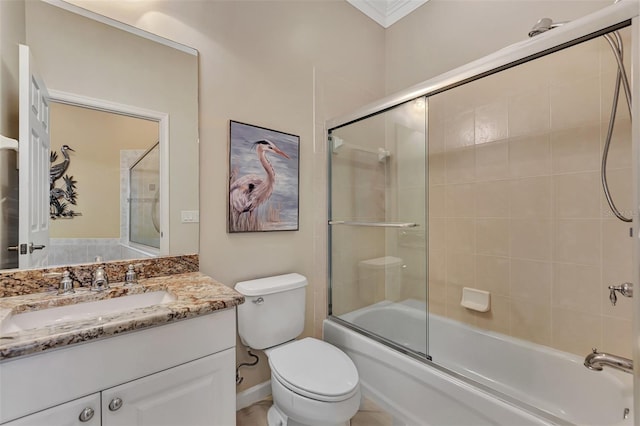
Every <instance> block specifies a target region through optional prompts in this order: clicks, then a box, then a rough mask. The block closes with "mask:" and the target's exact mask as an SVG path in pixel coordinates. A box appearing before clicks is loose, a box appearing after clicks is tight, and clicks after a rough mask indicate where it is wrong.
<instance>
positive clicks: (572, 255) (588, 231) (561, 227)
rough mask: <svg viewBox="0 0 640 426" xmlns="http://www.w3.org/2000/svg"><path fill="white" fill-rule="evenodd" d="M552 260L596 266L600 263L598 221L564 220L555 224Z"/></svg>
mask: <svg viewBox="0 0 640 426" xmlns="http://www.w3.org/2000/svg"><path fill="white" fill-rule="evenodd" d="M554 231H555V232H554V235H553V240H554V260H555V261H557V262H569V263H581V264H585V265H598V264H599V263H600V260H601V259H600V256H601V248H600V234H601V232H600V221H599V220H595V219H566V220H564V219H563V220H558V221H556V223H555V230H554Z"/></svg>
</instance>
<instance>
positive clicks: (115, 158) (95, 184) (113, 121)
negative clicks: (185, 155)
mask: <svg viewBox="0 0 640 426" xmlns="http://www.w3.org/2000/svg"><path fill="white" fill-rule="evenodd" d="M157 142H158V123H157V122H155V121H149V120H142V119H138V118H133V117H127V116H124V115H117V114H111V113H107V112H102V111H97V110H92V109H86V108H79V107H75V106H69V105H64V104H60V103H55V102H52V103H51V150H52V151H56V152H57V153H58V159H57V160H56V161H55V162H54V164H55V163H58V162H60V161H62V160H63V158H64V157H63V156H62V153H61V152H60V147H61V146H62V145H65V144H66V145H69V146H70V147H71V148H72V149H74V150H75V152H71V153H70V156H71V163H70V165H69V168H68V169H67V171H66V173H65V175H70V176H73V178H74V180H76V181H77V182H78V183H77V185H76V186H77V189H76V191H77V193H78V197H77V205H75V206H73V205H70V206H69V208H70V209H71V210H74V211H76V212H79V213H82V216H76V217H74V218H73V219H59V220H52V221H51V223H50V235H49V236H50V237H51V238H120V216H121V215H120V151H121V150H132V149H135V150H142V151H145V150H147V149H149V148H151V147H152V146H153V145H154V144H156V143H157ZM56 187H58V188H64V182H63V180H62V179H59V180H58V181H56Z"/></svg>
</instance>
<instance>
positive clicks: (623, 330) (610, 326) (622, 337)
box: [598, 317, 633, 358]
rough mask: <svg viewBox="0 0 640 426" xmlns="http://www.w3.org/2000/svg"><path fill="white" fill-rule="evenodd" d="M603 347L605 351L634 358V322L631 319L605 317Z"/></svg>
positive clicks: (602, 349)
mask: <svg viewBox="0 0 640 426" xmlns="http://www.w3.org/2000/svg"><path fill="white" fill-rule="evenodd" d="M602 324H603V333H602V347H601V348H600V347H599V348H598V349H600V350H601V351H603V352H608V353H612V354H616V355H618V356H623V357H625V358H633V354H632V348H633V338H632V337H631V336H633V324H632V322H631V320H630V319H620V318H611V317H603V322H602Z"/></svg>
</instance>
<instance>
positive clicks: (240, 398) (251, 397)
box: [236, 380, 271, 410]
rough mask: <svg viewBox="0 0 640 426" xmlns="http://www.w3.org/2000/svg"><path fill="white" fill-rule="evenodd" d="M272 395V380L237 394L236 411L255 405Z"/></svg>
mask: <svg viewBox="0 0 640 426" xmlns="http://www.w3.org/2000/svg"><path fill="white" fill-rule="evenodd" d="M269 395H271V380H267V381H266V382H263V383H260V384H258V385H255V386H252V387H250V388H249V389H247V390H244V391H242V392H240V393H237V394H236V410H242V409H243V408H245V407H248V406H250V405H251V404H255V403H256V402H258V401H260V400H263V399H265V398H266V397H268V396H269Z"/></svg>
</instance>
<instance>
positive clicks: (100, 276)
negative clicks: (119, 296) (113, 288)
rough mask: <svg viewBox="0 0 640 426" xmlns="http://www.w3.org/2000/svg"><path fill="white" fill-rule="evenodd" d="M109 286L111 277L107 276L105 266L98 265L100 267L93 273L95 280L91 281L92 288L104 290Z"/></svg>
mask: <svg viewBox="0 0 640 426" xmlns="http://www.w3.org/2000/svg"><path fill="white" fill-rule="evenodd" d="M108 288H109V278H108V277H107V273H106V271H105V270H104V267H103V266H102V265H101V266H98V268H97V269H96V270H95V272H94V273H93V280H92V281H91V290H93V291H102V290H106V289H108Z"/></svg>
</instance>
